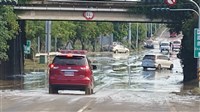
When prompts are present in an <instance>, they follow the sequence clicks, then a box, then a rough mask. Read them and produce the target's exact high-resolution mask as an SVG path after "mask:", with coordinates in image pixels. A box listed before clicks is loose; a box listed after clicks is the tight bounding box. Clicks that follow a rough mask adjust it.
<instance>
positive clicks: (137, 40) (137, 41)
mask: <svg viewBox="0 0 200 112" xmlns="http://www.w3.org/2000/svg"><path fill="white" fill-rule="evenodd" d="M138 30H139V29H138V23H137V35H136V48H137V49H138Z"/></svg>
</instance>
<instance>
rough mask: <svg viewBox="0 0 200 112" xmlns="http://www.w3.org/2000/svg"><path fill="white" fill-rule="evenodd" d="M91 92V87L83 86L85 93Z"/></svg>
mask: <svg viewBox="0 0 200 112" xmlns="http://www.w3.org/2000/svg"><path fill="white" fill-rule="evenodd" d="M91 93H92V89H91V87H89V86H87V87H86V88H85V95H90V94H91Z"/></svg>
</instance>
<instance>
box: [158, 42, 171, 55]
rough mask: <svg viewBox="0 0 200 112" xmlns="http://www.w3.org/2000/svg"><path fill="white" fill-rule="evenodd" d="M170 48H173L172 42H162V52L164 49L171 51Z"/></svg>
mask: <svg viewBox="0 0 200 112" xmlns="http://www.w3.org/2000/svg"><path fill="white" fill-rule="evenodd" d="M170 49H171V47H170V42H168V41H162V42H160V52H163V51H167V52H169V51H170Z"/></svg>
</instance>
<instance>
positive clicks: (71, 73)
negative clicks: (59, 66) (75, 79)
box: [64, 72, 74, 76]
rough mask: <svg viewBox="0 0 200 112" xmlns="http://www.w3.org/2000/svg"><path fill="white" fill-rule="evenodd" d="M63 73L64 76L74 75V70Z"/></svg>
mask: <svg viewBox="0 0 200 112" xmlns="http://www.w3.org/2000/svg"><path fill="white" fill-rule="evenodd" d="M64 75H65V76H74V72H65V73H64Z"/></svg>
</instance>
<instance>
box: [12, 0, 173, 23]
mask: <svg viewBox="0 0 200 112" xmlns="http://www.w3.org/2000/svg"><path fill="white" fill-rule="evenodd" d="M157 5H158V4H157ZM144 6H149V7H153V6H156V5H155V4H154V5H144V4H142V3H141V2H136V1H126V2H122V1H121V2H119V1H66V0H44V1H43V0H39V1H33V2H32V3H31V4H26V5H17V6H15V7H14V10H15V11H16V13H17V15H18V17H19V19H20V20H67V21H88V20H90V21H119V22H152V23H154V22H156V23H166V22H172V21H170V20H164V19H151V18H149V17H148V15H145V14H141V13H140V14H139V13H133V12H132V11H131V9H137V8H139V7H144Z"/></svg>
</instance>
